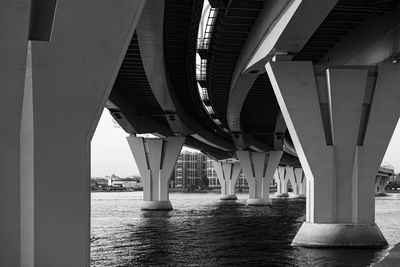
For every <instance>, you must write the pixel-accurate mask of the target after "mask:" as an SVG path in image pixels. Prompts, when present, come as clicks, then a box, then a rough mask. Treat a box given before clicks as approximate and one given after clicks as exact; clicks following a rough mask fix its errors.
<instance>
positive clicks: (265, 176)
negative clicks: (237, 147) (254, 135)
mask: <svg viewBox="0 0 400 267" xmlns="http://www.w3.org/2000/svg"><path fill="white" fill-rule="evenodd" d="M282 153H283V152H282V151H270V152H249V151H236V155H237V156H238V158H239V160H240V165H241V166H242V169H243V171H244V174H245V175H246V180H247V183H248V184H249V199H248V200H247V205H250V206H251V205H256V206H265V205H271V201H270V199H269V186H270V184H271V181H272V177H273V175H274V173H275V170H276V167H278V164H279V162H280V160H281V157H282Z"/></svg>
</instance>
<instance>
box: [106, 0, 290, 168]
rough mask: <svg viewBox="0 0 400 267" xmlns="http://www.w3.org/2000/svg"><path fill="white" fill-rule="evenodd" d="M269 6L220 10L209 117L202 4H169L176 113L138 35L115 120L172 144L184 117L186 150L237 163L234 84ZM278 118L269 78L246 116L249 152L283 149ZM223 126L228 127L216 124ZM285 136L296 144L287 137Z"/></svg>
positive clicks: (253, 94) (168, 58)
mask: <svg viewBox="0 0 400 267" xmlns="http://www.w3.org/2000/svg"><path fill="white" fill-rule="evenodd" d="M263 4H264V1H261V0H252V1H245V2H239V1H233V2H232V3H230V4H229V5H227V6H224V5H222V6H220V7H221V8H219V11H218V15H217V17H216V18H215V21H214V23H215V26H214V30H213V33H212V38H211V42H210V46H209V49H208V51H207V58H208V61H207V67H206V68H207V73H206V84H207V88H208V89H207V93H208V96H209V99H208V102H207V105H209V107H211V109H212V110H213V112H212V114H210V113H209V112H207V110H206V109H205V108H204V106H203V105H204V104H203V102H202V100H201V98H200V95H199V90H198V84H197V79H196V51H197V38H198V29H199V23H200V17H201V12H202V7H203V2H202V1H176V0H171V1H165V3H164V5H165V6H164V21H163V27H164V28H163V40H164V46H163V49H164V53H165V59H164V60H165V68H166V80H167V81H168V90H169V94H170V96H171V98H172V99H174V103H175V105H176V107H177V111H176V112H174V111H169V110H166V109H163V108H161V106H160V104H159V102H158V101H157V98H156V97H155V96H154V93H153V91H152V88H151V86H150V84H149V81H148V79H147V76H146V71H145V68H144V66H143V62H142V58H141V54H140V47H139V42H138V35H137V34H136V33H135V34H134V36H133V38H132V41H131V43H130V45H129V48H128V50H127V53H126V55H125V58H124V61H123V63H122V65H121V68H120V71H119V73H118V76H117V79H116V81H115V84H114V87H113V90H112V93H111V95H110V98H109V101H108V103H107V108H108V109H109V111H110V112H111V114H112V116H113V117H114V118H115V119H116V121H117V122H118V123H119V124H120V125H121V126H122V128H123V129H124V130H125V131H126V132H127V133H130V134H141V133H153V134H155V135H158V136H161V137H167V136H173V135H178V134H179V133H176V132H174V130H173V129H171V127H169V123H168V121H169V120H174V117H175V116H179V115H181V116H180V117H181V118H187V119H186V121H185V123H186V124H187V125H188V127H189V128H192V129H191V130H192V131H193V132H192V134H190V133H189V134H186V135H185V136H187V138H186V142H185V144H186V145H187V146H189V147H193V148H196V149H199V150H201V151H203V152H204V153H206V154H207V155H209V156H211V157H213V158H215V159H224V158H232V157H235V154H234V151H235V150H237V148H235V144H234V142H233V140H232V134H233V135H234V134H235V133H232V132H230V131H229V130H227V129H229V125H228V124H227V105H228V99H229V90H230V84H231V81H232V75H233V71H234V68H235V65H236V62H237V60H238V57H239V55H240V52H241V49H242V47H243V45H244V43H245V41H246V39H247V37H248V35H249V33H250V32H251V29H252V26H253V25H254V23H255V21H256V20H257V18H258V16H259V13H260V10H261V9H262V8H263ZM279 115H280V111H279V106H278V104H277V102H276V98H275V95H274V93H273V90H272V88H271V85H270V83H269V79H268V76H267V75H266V74H265V73H264V74H261V75H259V77H258V78H257V80H256V81H255V82H254V84H253V86H252V88H251V90H250V93H249V94H248V95H247V97H246V98H245V102H244V106H243V109H242V111H241V121H242V122H243V124H242V127H243V132H244V133H245V135H246V137H247V138H246V139H247V140H250V141H249V142H248V143H249V144H247V146H246V149H248V150H250V151H252V150H253V151H254V150H255V151H270V150H275V149H279V148H276V147H275V146H274V137H275V128H276V123H277V119H278V118H279ZM280 117H281V116H280ZM216 120H217V121H219V122H221V125H218V124H216V123H215V121H216ZM280 123H281V124H282V121H281V122H280ZM283 124H284V123H283ZM198 128H201V130H202V131H205V132H207V136H202V138H195V137H193V136H194V135H196V134H197V132H196V129H198ZM200 135H201V134H200ZM285 136H286V139H287V140H289V143H290V136H289V134H288V133H287V132H286V134H285ZM215 139H221V140H223V141H224V142H225V143H223V144H222V145H221V144H217V146H215V145H212V144H211V145H210V143H209V142H211V143H216V142H215ZM252 141H253V142H252ZM252 144H256V145H252ZM221 148H222V149H221ZM282 164H298V160H297V158H296V156H295V155H294V156H293V155H290V154H288V153H284V156H283V157H282Z"/></svg>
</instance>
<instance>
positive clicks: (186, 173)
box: [175, 151, 207, 187]
mask: <svg viewBox="0 0 400 267" xmlns="http://www.w3.org/2000/svg"><path fill="white" fill-rule="evenodd" d="M206 164H207V160H206V156H205V155H204V154H203V153H200V152H189V151H183V152H181V154H180V155H179V157H178V160H177V162H176V165H175V187H191V186H200V185H201V180H202V178H203V177H206V175H207V173H206Z"/></svg>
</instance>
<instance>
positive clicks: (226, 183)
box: [213, 161, 241, 200]
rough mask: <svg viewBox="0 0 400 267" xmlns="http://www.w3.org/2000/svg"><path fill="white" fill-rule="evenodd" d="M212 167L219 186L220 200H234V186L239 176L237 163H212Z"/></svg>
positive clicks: (239, 169)
mask: <svg viewBox="0 0 400 267" xmlns="http://www.w3.org/2000/svg"><path fill="white" fill-rule="evenodd" d="M213 166H214V168H215V172H216V173H217V177H218V180H219V183H220V185H221V198H220V199H221V200H236V199H237V197H236V194H235V184H236V181H237V179H238V178H239V175H240V171H241V168H240V164H239V162H229V161H214V162H213Z"/></svg>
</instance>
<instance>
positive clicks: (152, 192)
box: [127, 135, 185, 210]
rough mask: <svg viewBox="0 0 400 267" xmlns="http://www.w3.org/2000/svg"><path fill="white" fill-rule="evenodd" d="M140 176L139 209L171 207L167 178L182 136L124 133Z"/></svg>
mask: <svg viewBox="0 0 400 267" xmlns="http://www.w3.org/2000/svg"><path fill="white" fill-rule="evenodd" d="M127 140H128V143H129V146H130V148H131V151H132V154H133V157H134V158H135V161H136V164H137V167H138V169H139V172H140V174H141V176H142V179H143V203H142V207H141V209H142V210H172V204H171V202H170V201H169V180H170V178H171V174H172V172H173V170H174V167H175V163H176V160H177V159H178V156H179V153H180V152H181V149H182V146H183V144H184V142H185V138H184V137H168V138H163V139H161V138H143V137H136V136H132V135H131V136H129V137H127Z"/></svg>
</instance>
